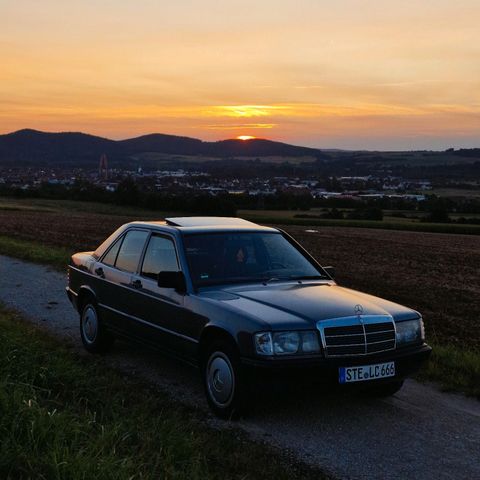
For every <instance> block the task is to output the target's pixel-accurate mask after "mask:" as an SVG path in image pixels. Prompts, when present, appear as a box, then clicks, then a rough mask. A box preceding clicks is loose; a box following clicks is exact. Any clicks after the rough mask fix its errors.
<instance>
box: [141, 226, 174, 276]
mask: <svg viewBox="0 0 480 480" xmlns="http://www.w3.org/2000/svg"><path fill="white" fill-rule="evenodd" d="M178 270H179V268H178V261H177V253H176V251H175V245H174V243H173V241H172V240H170V239H169V238H165V237H160V236H158V235H152V236H151V237H150V241H149V242H148V246H147V251H146V252H145V258H144V260H143V265H142V275H143V276H145V277H149V278H153V279H155V280H156V279H157V277H158V274H159V273H160V272H165V271H169V272H171V271H174V272H178Z"/></svg>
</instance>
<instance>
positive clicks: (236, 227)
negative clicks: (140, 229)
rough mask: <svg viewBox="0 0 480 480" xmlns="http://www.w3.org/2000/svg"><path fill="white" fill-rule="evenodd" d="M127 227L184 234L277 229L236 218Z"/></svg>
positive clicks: (174, 219) (190, 219)
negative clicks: (158, 229) (149, 228)
mask: <svg viewBox="0 0 480 480" xmlns="http://www.w3.org/2000/svg"><path fill="white" fill-rule="evenodd" d="M129 225H131V226H134V225H137V226H144V227H160V228H161V229H167V230H171V229H174V230H179V231H181V232H185V233H210V232H211V233H214V232H231V231H244V232H246V231H249V232H252V231H263V232H265V231H267V232H278V230H277V229H275V228H271V227H264V226H262V225H258V224H256V223H253V222H249V221H248V220H244V219H243V218H236V217H169V218H166V219H165V221H160V220H159V221H137V222H131V223H130V224H129Z"/></svg>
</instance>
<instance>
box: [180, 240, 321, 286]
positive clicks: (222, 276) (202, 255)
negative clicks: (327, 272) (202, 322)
mask: <svg viewBox="0 0 480 480" xmlns="http://www.w3.org/2000/svg"><path fill="white" fill-rule="evenodd" d="M184 243H185V252H186V254H187V261H188V263H189V268H190V273H191V277H192V280H193V282H194V283H195V284H196V285H208V284H214V283H222V282H227V283H228V282H235V281H244V280H257V281H258V280H259V279H260V280H261V279H265V280H268V279H270V278H291V277H311V276H315V277H318V276H322V272H320V271H319V270H317V268H316V267H315V266H314V265H313V264H312V263H311V262H310V261H309V260H308V259H307V258H306V257H305V256H304V255H303V254H302V253H301V252H300V251H299V250H298V249H297V248H295V246H294V245H292V244H291V243H290V242H289V241H288V240H287V239H286V238H285V237H284V236H283V235H281V234H280V233H263V232H259V233H257V232H255V233H246V232H245V233H243V232H242V233H219V234H194V235H188V236H185V239H184Z"/></svg>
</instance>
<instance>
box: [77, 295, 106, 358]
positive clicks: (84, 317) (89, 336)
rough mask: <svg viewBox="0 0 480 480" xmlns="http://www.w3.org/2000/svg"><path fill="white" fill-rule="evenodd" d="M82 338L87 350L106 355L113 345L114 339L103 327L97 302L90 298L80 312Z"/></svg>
mask: <svg viewBox="0 0 480 480" xmlns="http://www.w3.org/2000/svg"><path fill="white" fill-rule="evenodd" d="M80 337H81V338H82V343H83V346H84V347H85V350H87V351H89V352H90V353H105V352H107V351H108V350H110V348H111V347H112V345H113V341H114V337H113V335H112V334H110V333H109V332H107V331H106V330H105V327H103V325H102V321H101V318H100V314H99V311H98V305H97V302H96V301H95V300H94V299H93V298H91V297H88V298H87V299H86V301H85V302H84V303H83V305H82V308H81V310H80Z"/></svg>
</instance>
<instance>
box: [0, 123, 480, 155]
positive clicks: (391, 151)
mask: <svg viewBox="0 0 480 480" xmlns="http://www.w3.org/2000/svg"><path fill="white" fill-rule="evenodd" d="M25 131H28V132H36V133H46V134H81V135H88V136H93V137H97V138H103V139H105V140H111V141H115V142H121V141H123V140H131V139H135V138H141V137H148V136H151V135H166V136H172V137H178V138H189V139H192V140H199V141H201V142H204V143H215V142H225V141H231V140H236V141H239V142H249V141H252V140H265V141H268V142H274V143H284V144H286V145H291V146H294V147H299V148H312V149H317V150H324V151H328V150H338V151H344V152H355V151H358V152H359V151H364V152H380V153H394V152H415V151H418V152H421V151H430V152H439V153H440V152H444V151H445V150H447V149H442V150H440V149H411V150H379V149H367V148H363V149H349V148H337V147H311V146H309V145H300V144H295V143H288V142H283V141H280V140H276V139H273V138H267V137H251V138H239V137H242V136H243V135H240V136H239V137H230V138H220V139H213V140H205V139H202V138H198V137H189V136H187V135H183V134H175V133H163V132H149V133H140V134H138V135H133V136H127V137H123V138H111V137H107V136H102V135H96V134H93V133H90V132H82V131H79V130H76V131H75V130H63V131H62V130H59V131H47V130H38V129H35V128H29V127H26V128H20V129H18V130H14V131H12V132H0V137H1V136H3V135H12V134H15V133H19V132H25ZM479 143H480V142H479ZM448 148H453V147H448ZM460 148H465V147H460ZM466 148H467V149H468V148H474V149H476V148H480V145H479V146H478V147H466Z"/></svg>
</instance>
